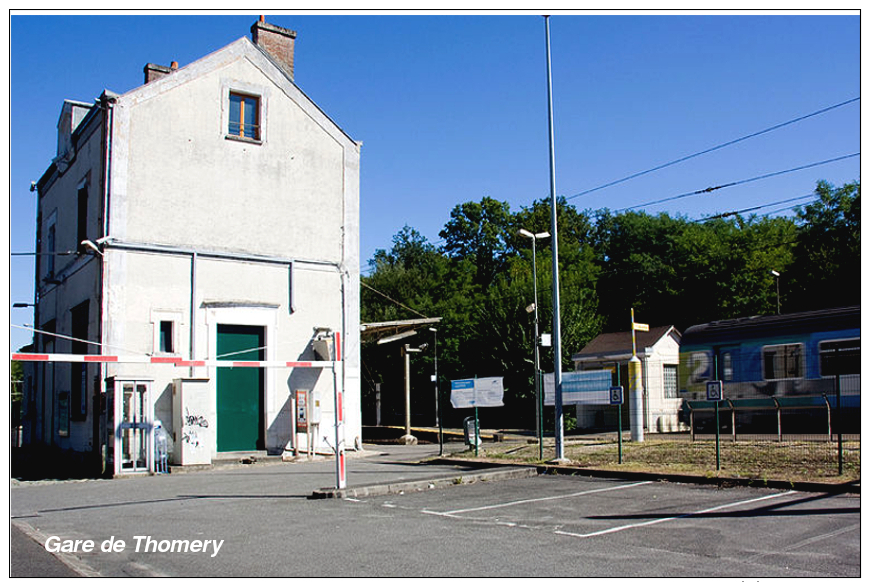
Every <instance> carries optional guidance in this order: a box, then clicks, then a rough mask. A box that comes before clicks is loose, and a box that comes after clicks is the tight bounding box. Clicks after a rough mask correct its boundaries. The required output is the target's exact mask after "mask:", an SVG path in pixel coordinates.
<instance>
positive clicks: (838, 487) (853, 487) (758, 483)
mask: <svg viewBox="0 0 870 582" xmlns="http://www.w3.org/2000/svg"><path fill="white" fill-rule="evenodd" d="M428 463H431V464H435V465H440V464H450V465H463V466H466V467H478V468H481V469H483V468H493V467H527V468H534V469H536V470H537V472H538V474H546V475H580V476H584V477H602V478H606V479H626V480H645V481H669V482H672V483H691V484H695V485H716V486H717V487H762V488H765V489H784V490H792V489H793V490H795V491H809V492H821V493H856V494H858V495H860V494H861V482H860V481H850V482H848V483H819V482H813V481H794V482H792V481H778V480H770V479H768V480H763V479H742V478H737V477H703V476H696V475H679V474H672V473H643V472H638V471H611V470H606V469H589V468H582V467H572V466H570V465H559V464H550V465H534V464H522V463H517V464H506V463H493V462H491V461H475V460H470V459H449V458H443V459H431V460H429V461H428Z"/></svg>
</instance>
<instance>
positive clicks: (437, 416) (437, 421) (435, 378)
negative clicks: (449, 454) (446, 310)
mask: <svg viewBox="0 0 870 582" xmlns="http://www.w3.org/2000/svg"><path fill="white" fill-rule="evenodd" d="M429 331H431V332H432V333H433V334H435V339H434V340H433V341H432V343H433V344H434V346H433V350H434V356H435V374H434V375H433V376H432V382H433V383H434V384H435V426H437V427H438V454H439V455H443V454H444V428H443V427H442V426H441V403H440V402H439V399H440V397H441V395H440V394H439V392H438V388H439V387H438V329H437V328H434V327H430V328H429Z"/></svg>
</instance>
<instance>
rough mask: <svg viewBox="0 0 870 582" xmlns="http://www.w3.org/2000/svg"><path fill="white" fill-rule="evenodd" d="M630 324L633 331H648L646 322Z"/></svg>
mask: <svg viewBox="0 0 870 582" xmlns="http://www.w3.org/2000/svg"><path fill="white" fill-rule="evenodd" d="M631 325H632V328H633V329H634V330H635V331H649V324H648V323H632V324H631Z"/></svg>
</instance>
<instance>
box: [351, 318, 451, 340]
mask: <svg viewBox="0 0 870 582" xmlns="http://www.w3.org/2000/svg"><path fill="white" fill-rule="evenodd" d="M437 323H441V318H440V317H426V318H422V319H401V320H397V321H379V322H377V323H362V324H360V339H361V340H362V341H363V342H371V341H377V342H378V343H379V344H386V343H389V342H393V341H398V340H401V339H404V338H406V337H411V336H413V335H416V334H417V330H418V329H419V328H421V327H426V326H430V325H435V324H437Z"/></svg>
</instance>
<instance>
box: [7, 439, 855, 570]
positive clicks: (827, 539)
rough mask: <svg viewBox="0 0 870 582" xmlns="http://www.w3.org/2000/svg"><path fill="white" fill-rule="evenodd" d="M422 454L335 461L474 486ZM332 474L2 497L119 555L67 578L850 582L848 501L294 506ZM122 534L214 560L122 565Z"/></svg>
mask: <svg viewBox="0 0 870 582" xmlns="http://www.w3.org/2000/svg"><path fill="white" fill-rule="evenodd" d="M427 454H431V450H428V449H426V448H425V447H422V448H413V447H410V448H401V447H372V448H370V450H369V454H368V455H367V456H362V457H359V458H352V459H350V460H349V464H348V469H349V476H348V484H349V486H354V485H359V484H366V483H383V482H396V481H403V480H417V481H419V480H420V479H423V480H425V479H436V478H441V479H444V478H447V479H450V480H455V482H456V483H459V482H461V481H462V480H464V479H465V478H466V477H468V476H469V475H471V474H473V473H475V472H474V471H470V470H469V469H468V468H463V467H458V466H452V465H446V466H433V465H420V464H418V463H417V462H416V461H417V460H418V459H419V458H421V457H424V456H426V455H427ZM331 474H332V467H331V464H330V463H329V462H314V463H300V464H280V463H279V464H275V465H270V466H246V467H238V468H232V469H225V470H216V471H205V472H201V473H191V474H184V475H171V476H158V477H142V478H135V479H116V480H113V481H82V482H65V483H47V484H35V485H23V486H13V487H12V489H11V495H10V499H11V516H12V522H13V526H16V527H19V528H20V529H22V531H25V532H26V533H29V534H30V535H31V538H34V539H37V540H45V539H46V538H47V536H51V535H56V536H59V537H60V538H61V539H91V540H94V541H95V542H96V543H97V544H98V545H99V544H100V543H101V542H103V541H105V540H107V539H109V538H110V537H114V538H115V539H122V540H126V541H127V543H128V546H127V548H126V549H125V551H122V552H111V553H105V552H100V551H99V550H96V551H91V552H79V553H75V554H71V555H68V556H65V563H67V564H71V565H72V566H73V567H74V570H76V571H77V572H78V573H80V574H93V573H99V574H101V575H108V576H144V575H172V576H197V577H208V576H306V577H308V576H310V577H336V576H341V577H348V576H351V577H359V576H401V577H423V576H426V577H429V576H444V577H446V576H450V577H453V576H474V577H477V576H572V577H574V576H581V577H591V576H596V577H597V576H607V577H613V576H619V577H659V576H683V577H689V576H691V577H735V578H737V577H739V578H743V579H749V578H760V577H793V576H809V577H824V576H859V575H860V543H859V540H860V496H859V495H856V494H839V495H833V494H825V493H807V492H795V491H784V490H773V489H756V488H743V487H735V488H716V487H708V486H698V485H682V484H676V483H663V482H653V481H645V480H616V479H599V478H590V477H577V476H556V475H551V476H534V477H525V478H517V479H511V480H505V481H494V482H478V483H474V484H471V485H455V486H448V487H445V488H433V489H429V490H423V491H419V492H413V491H410V490H409V491H406V492H404V493H402V494H398V493H394V494H390V495H382V496H370V497H360V498H354V497H350V498H345V499H322V500H312V499H309V498H308V497H309V495H310V494H311V493H312V491H313V490H314V489H316V488H317V487H323V486H328V485H330V484H331ZM136 536H140V537H141V536H151V537H153V538H154V539H155V540H163V539H166V540H193V539H209V540H219V541H221V542H222V546H221V549H220V552H218V553H217V554H216V555H211V554H210V553H196V554H193V553H173V552H159V551H153V552H144V551H135V549H134V544H133V541H134V539H135V538H136ZM48 557H51V556H48ZM76 566H81V567H79V568H76ZM13 575H22V573H18V574H16V572H13Z"/></svg>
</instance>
